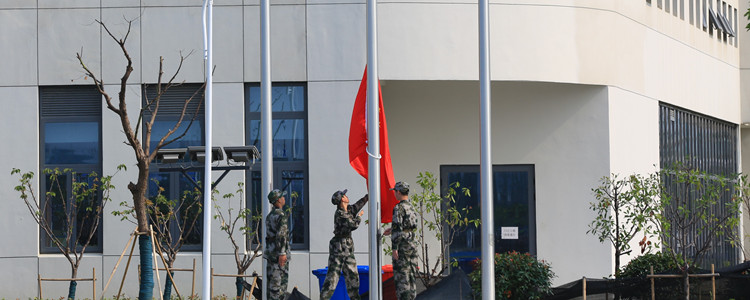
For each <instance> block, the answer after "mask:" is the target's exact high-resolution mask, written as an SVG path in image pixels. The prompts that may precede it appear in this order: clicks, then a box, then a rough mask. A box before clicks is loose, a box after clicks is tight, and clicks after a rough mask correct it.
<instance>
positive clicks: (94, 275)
mask: <svg viewBox="0 0 750 300" xmlns="http://www.w3.org/2000/svg"><path fill="white" fill-rule="evenodd" d="M91 274H92V275H91V279H92V281H91V285H93V286H94V288H93V290H94V293H93V295H94V297H92V298H91V299H96V268H94V269H93V270H91Z"/></svg>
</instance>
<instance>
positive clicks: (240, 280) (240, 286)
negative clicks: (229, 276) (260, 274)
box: [234, 277, 245, 299]
mask: <svg viewBox="0 0 750 300" xmlns="http://www.w3.org/2000/svg"><path fill="white" fill-rule="evenodd" d="M244 283H245V279H244V278H242V277H237V279H236V280H235V281H234V285H235V286H237V299H242V289H243V288H245V285H244Z"/></svg>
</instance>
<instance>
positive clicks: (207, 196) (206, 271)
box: [202, 0, 214, 299]
mask: <svg viewBox="0 0 750 300" xmlns="http://www.w3.org/2000/svg"><path fill="white" fill-rule="evenodd" d="M213 6H214V2H213V0H206V2H205V3H204V6H203V7H204V15H203V17H204V26H205V27H204V36H205V38H204V40H203V46H204V49H205V51H204V59H205V62H206V64H205V68H206V91H205V92H206V106H205V110H206V121H205V122H206V125H205V126H206V148H205V152H206V161H205V162H204V168H205V170H204V172H203V174H204V175H203V176H204V177H205V179H204V180H203V254H202V257H203V299H211V207H212V205H211V204H212V203H211V161H212V159H211V154H212V151H211V149H212V148H211V147H212V143H213V141H212V136H211V131H212V127H213V126H212V123H213V119H212V117H211V115H212V113H213V112H212V106H213V102H212V101H213V99H212V96H213V74H211V70H212V69H213V65H214V62H213V61H214V59H213V53H212V52H213V49H212V48H213V36H212V34H213V14H214V10H213Z"/></svg>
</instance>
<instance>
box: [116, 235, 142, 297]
mask: <svg viewBox="0 0 750 300" xmlns="http://www.w3.org/2000/svg"><path fill="white" fill-rule="evenodd" d="M137 230H138V229H136V231H134V234H135V235H138V231H137ZM135 244H136V243H135V241H133V246H132V247H131V248H130V255H128V263H127V264H125V274H122V281H120V289H119V290H117V296H115V300H119V299H120V294H121V293H122V286H123V285H125V277H127V276H128V269H129V268H130V260H131V259H133V250H135ZM138 277H139V278H140V275H139V276H138Z"/></svg>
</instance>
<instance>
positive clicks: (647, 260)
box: [620, 252, 680, 278]
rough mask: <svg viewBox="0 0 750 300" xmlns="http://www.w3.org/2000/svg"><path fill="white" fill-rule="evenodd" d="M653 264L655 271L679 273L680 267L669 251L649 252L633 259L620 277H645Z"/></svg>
mask: <svg viewBox="0 0 750 300" xmlns="http://www.w3.org/2000/svg"><path fill="white" fill-rule="evenodd" d="M651 266H653V267H654V273H655V274H658V273H667V272H671V273H674V274H678V273H679V269H680V268H679V267H678V266H677V264H675V261H674V260H673V259H672V257H671V256H669V254H667V253H663V252H658V253H647V254H644V255H641V256H638V257H636V258H634V259H633V260H631V261H630V262H629V263H628V264H627V265H625V267H623V268H622V271H621V272H620V277H623V278H630V277H645V276H646V275H648V274H650V273H651Z"/></svg>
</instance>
